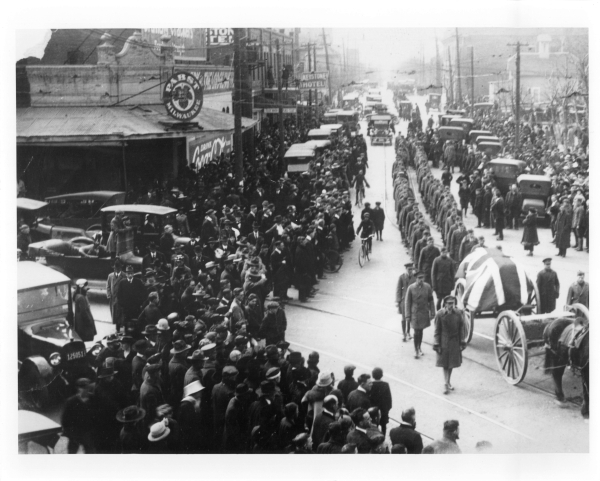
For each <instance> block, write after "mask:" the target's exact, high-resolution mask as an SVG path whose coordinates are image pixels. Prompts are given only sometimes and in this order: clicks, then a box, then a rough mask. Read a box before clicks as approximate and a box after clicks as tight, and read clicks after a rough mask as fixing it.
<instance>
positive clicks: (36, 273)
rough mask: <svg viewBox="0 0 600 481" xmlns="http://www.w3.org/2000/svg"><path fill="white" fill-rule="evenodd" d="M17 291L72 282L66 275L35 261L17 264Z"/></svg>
mask: <svg viewBox="0 0 600 481" xmlns="http://www.w3.org/2000/svg"><path fill="white" fill-rule="evenodd" d="M17 265H18V267H17V291H24V290H27V289H32V288H34V287H42V286H52V285H54V284H63V283H65V282H71V279H69V278H68V277H67V276H65V275H64V274H61V273H60V272H58V271H55V270H54V269H52V268H50V267H46V266H44V265H42V264H39V263H37V262H33V261H21V262H18V263H17Z"/></svg>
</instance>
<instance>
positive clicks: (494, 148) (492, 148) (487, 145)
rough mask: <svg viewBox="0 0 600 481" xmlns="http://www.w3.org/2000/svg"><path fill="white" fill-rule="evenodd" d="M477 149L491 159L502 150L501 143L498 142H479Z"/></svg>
mask: <svg viewBox="0 0 600 481" xmlns="http://www.w3.org/2000/svg"><path fill="white" fill-rule="evenodd" d="M477 150H478V151H479V152H483V153H484V154H486V155H488V156H489V157H490V158H491V159H493V158H496V157H497V156H498V154H500V152H502V144H501V143H500V142H479V144H477Z"/></svg>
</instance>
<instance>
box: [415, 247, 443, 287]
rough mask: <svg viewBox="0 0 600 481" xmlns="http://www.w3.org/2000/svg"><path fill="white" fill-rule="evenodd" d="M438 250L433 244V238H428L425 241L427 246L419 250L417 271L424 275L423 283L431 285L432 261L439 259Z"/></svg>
mask: <svg viewBox="0 0 600 481" xmlns="http://www.w3.org/2000/svg"><path fill="white" fill-rule="evenodd" d="M439 255H440V250H439V249H438V248H437V247H436V246H435V245H434V244H433V237H429V238H428V239H427V246H426V247H424V248H423V250H421V255H420V256H419V264H418V266H417V267H418V269H419V271H421V272H423V274H424V275H425V282H426V283H427V284H429V285H431V267H432V266H433V261H434V260H435V259H436V258H437V257H439Z"/></svg>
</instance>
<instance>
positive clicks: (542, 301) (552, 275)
mask: <svg viewBox="0 0 600 481" xmlns="http://www.w3.org/2000/svg"><path fill="white" fill-rule="evenodd" d="M543 262H544V269H542V270H541V271H540V272H539V273H538V275H537V280H536V283H537V288H538V292H539V293H540V298H539V300H538V302H539V307H540V314H546V313H547V312H552V311H554V309H556V299H558V296H559V294H560V282H559V281H558V275H557V274H556V272H555V271H553V270H552V267H551V265H552V259H550V258H549V257H548V258H546V259H544V261H543Z"/></svg>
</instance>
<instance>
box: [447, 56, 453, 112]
mask: <svg viewBox="0 0 600 481" xmlns="http://www.w3.org/2000/svg"><path fill="white" fill-rule="evenodd" d="M448 71H449V72H448V74H449V75H450V101H449V102H448V103H450V104H453V103H454V79H453V78H452V57H451V55H450V46H448Z"/></svg>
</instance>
